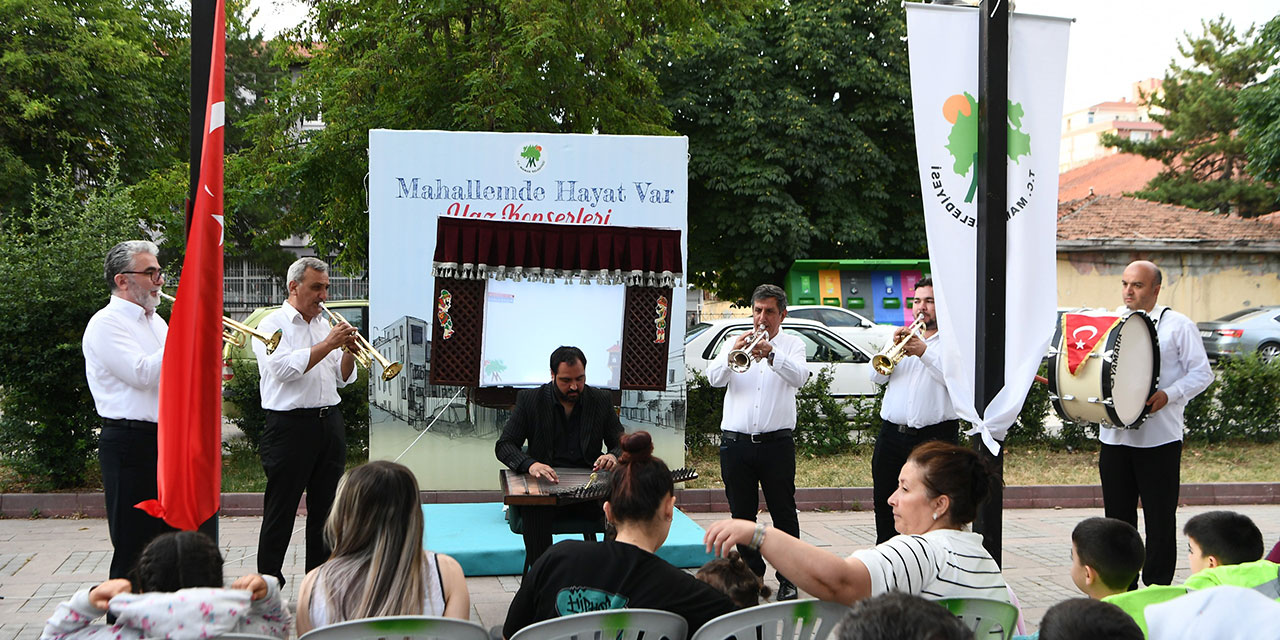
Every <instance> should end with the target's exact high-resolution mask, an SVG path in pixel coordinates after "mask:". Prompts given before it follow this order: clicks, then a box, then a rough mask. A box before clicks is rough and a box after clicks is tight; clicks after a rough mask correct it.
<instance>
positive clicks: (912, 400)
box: [871, 331, 958, 429]
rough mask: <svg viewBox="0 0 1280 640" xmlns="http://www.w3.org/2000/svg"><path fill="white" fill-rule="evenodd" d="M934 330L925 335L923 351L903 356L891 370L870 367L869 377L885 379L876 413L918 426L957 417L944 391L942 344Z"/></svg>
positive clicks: (890, 420) (879, 380)
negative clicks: (885, 384)
mask: <svg viewBox="0 0 1280 640" xmlns="http://www.w3.org/2000/svg"><path fill="white" fill-rule="evenodd" d="M939 341H940V338H939V337H938V332H936V331H935V332H934V333H933V335H931V336H929V337H928V338H925V340H924V345H925V349H924V354H923V355H921V356H920V357H916V356H907V357H905V358H903V359H902V360H899V361H898V364H897V365H895V366H894V367H893V373H891V374H889V375H887V376H886V375H883V374H881V373H880V372H878V371H876V370H875V367H872V368H871V381H872V382H874V383H876V384H884V383H886V382H888V383H889V387H888V388H887V389H885V392H884V400H883V401H882V402H881V403H880V417H881V418H884V419H885V420H888V421H889V422H892V423H894V424H902V425H906V426H908V427H911V428H912V429H919V428H921V427H927V426H929V425H934V424H938V423H939V422H943V421H944V420H954V419H956V418H957V417H958V414H957V413H956V410H955V408H954V407H952V406H951V394H949V393H947V381H946V378H944V377H943V375H942V348H941V347H939V346H938V344H939Z"/></svg>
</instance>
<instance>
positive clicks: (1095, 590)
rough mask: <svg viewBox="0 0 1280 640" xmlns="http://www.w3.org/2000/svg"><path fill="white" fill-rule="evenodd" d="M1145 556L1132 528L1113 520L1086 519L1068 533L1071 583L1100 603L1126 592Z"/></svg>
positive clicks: (1140, 539)
mask: <svg viewBox="0 0 1280 640" xmlns="http://www.w3.org/2000/svg"><path fill="white" fill-rule="evenodd" d="M1145 557H1146V552H1145V550H1144V549H1143V546H1142V536H1141V535H1139V534H1138V530H1137V529H1135V528H1134V527H1133V525H1131V524H1129V523H1127V522H1125V521H1123V520H1116V519H1115V518H1087V519H1085V520H1082V521H1080V523H1079V524H1077V525H1076V528H1075V529H1074V530H1072V531H1071V582H1073V583H1074V584H1075V585H1076V588H1077V589H1079V590H1080V592H1081V593H1083V594H1085V595H1086V596H1089V597H1090V598H1093V599H1094V600H1103V599H1105V598H1107V597H1109V596H1113V595H1116V594H1118V593H1124V592H1126V591H1128V590H1129V586H1130V585H1131V584H1133V582H1134V580H1136V579H1137V577H1138V572H1139V571H1141V570H1142V563H1143V560H1144V558H1145Z"/></svg>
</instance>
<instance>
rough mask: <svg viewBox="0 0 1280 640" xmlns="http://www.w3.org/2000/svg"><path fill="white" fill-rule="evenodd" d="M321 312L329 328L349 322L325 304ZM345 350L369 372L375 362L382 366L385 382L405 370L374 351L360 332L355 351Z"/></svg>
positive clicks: (400, 365)
mask: <svg viewBox="0 0 1280 640" xmlns="http://www.w3.org/2000/svg"><path fill="white" fill-rule="evenodd" d="M320 312H321V313H322V314H324V317H325V319H326V320H328V321H329V326H331V327H336V326H338V325H340V324H342V323H344V322H346V321H347V319H346V318H344V317H342V314H340V313H338V312H337V311H331V310H329V307H326V306H324V303H323V302H322V303H320ZM343 349H345V350H346V351H347V352H349V353H350V354H351V355H352V356H354V357H355V359H356V362H358V363H360V366H362V367H364V368H365V369H368V370H369V371H373V363H374V361H377V363H378V364H380V365H382V379H383V381H389V380H391V379H392V378H394V377H396V376H398V375H400V370H401V369H404V365H402V364H400V363H399V362H392V361H390V360H388V359H387V357H386V356H384V355H382V354H381V353H379V352H378V350H377V349H374V348H373V345H372V344H369V340H368V339H367V338H365V337H364V336H362V335H360V332H359V331H357V332H356V347H355V349H349V348H347V347H343Z"/></svg>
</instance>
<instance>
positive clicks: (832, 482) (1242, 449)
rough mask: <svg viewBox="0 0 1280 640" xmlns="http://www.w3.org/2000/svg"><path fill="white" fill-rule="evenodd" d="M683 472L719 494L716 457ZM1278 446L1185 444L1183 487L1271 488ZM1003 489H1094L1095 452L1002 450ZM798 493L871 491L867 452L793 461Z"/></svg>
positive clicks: (705, 452)
mask: <svg viewBox="0 0 1280 640" xmlns="http://www.w3.org/2000/svg"><path fill="white" fill-rule="evenodd" d="M685 466H689V467H693V468H695V469H697V470H698V475H699V478H698V479H697V480H694V481H692V482H688V483H685V487H687V488H689V489H712V488H716V489H718V488H723V487H724V484H723V483H721V482H720V454H719V452H718V451H717V450H716V449H715V448H714V447H708V448H704V449H698V450H696V451H692V452H689V453H688V454H687V455H686V456H685ZM1278 468H1280V443H1266V444H1258V443H1252V442H1238V443H1219V444H1194V443H1192V444H1187V445H1185V446H1184V448H1183V451H1182V481H1183V482H1184V483H1197V482H1275V481H1276V472H1275V470H1276V469H1278ZM1004 481H1005V484H1006V485H1050V484H1098V452H1097V451H1080V450H1076V451H1054V450H1052V449H1049V448H1048V447H1028V446H1014V447H1010V448H1008V449H1006V450H1005V460H1004ZM796 486H797V487H869V486H871V450H870V447H868V448H867V450H866V451H864V452H860V453H849V454H841V455H834V456H821V457H814V456H801V457H799V458H797V459H796Z"/></svg>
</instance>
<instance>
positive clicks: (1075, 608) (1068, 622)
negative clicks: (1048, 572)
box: [1040, 518, 1143, 640]
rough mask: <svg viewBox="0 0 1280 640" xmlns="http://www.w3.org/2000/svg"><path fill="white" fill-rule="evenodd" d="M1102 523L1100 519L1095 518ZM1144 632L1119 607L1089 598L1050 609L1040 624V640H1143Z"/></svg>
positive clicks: (1077, 599)
mask: <svg viewBox="0 0 1280 640" xmlns="http://www.w3.org/2000/svg"><path fill="white" fill-rule="evenodd" d="M1096 519H1098V520H1101V518H1096ZM1142 638H1143V634H1142V629H1139V628H1138V623H1137V622H1134V620H1133V618H1131V617H1129V615H1128V614H1127V613H1125V612H1124V611H1122V610H1121V609H1120V608H1119V607H1117V606H1115V605H1113V604H1110V603H1107V602H1097V601H1094V600H1090V599H1086V598H1072V599H1070V600H1063V601H1062V602H1059V603H1058V604H1055V605H1053V606H1052V607H1049V610H1048V611H1046V612H1045V614H1044V618H1043V619H1042V620H1041V621H1040V640H1142Z"/></svg>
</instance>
